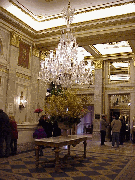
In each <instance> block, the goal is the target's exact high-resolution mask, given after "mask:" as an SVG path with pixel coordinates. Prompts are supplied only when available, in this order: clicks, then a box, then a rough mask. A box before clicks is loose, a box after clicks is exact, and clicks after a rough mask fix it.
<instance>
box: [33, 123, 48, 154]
mask: <svg viewBox="0 0 135 180" xmlns="http://www.w3.org/2000/svg"><path fill="white" fill-rule="evenodd" d="M46 137H47V134H46V132H45V131H44V128H43V127H42V125H41V124H40V123H39V124H38V126H37V129H36V130H35V132H34V133H33V138H35V139H41V138H46ZM43 148H44V146H43V145H40V146H39V155H40V156H43ZM35 155H36V152H35Z"/></svg>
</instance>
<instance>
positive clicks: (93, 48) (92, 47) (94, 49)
mask: <svg viewBox="0 0 135 180" xmlns="http://www.w3.org/2000/svg"><path fill="white" fill-rule="evenodd" d="M89 47H90V48H91V49H92V50H93V51H94V52H95V53H96V54H98V55H100V56H101V55H102V54H101V53H100V52H99V51H98V50H97V49H96V48H95V47H94V46H93V45H89Z"/></svg>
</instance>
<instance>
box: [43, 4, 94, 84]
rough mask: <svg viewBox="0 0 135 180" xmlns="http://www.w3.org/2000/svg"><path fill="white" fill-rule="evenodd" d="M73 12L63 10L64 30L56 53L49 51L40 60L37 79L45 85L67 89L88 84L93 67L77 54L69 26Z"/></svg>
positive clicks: (69, 8)
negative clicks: (75, 85) (49, 84)
mask: <svg viewBox="0 0 135 180" xmlns="http://www.w3.org/2000/svg"><path fill="white" fill-rule="evenodd" d="M74 12H75V10H73V9H71V7H70V1H69V4H68V8H67V9H66V10H65V9H64V10H63V18H65V21H66V29H65V31H64V30H63V31H62V34H61V38H60V42H59V44H58V47H57V48H56V51H55V52H54V51H53V50H50V53H49V54H48V55H47V56H46V58H45V60H41V65H40V66H41V69H40V72H39V78H40V79H42V80H43V81H45V82H46V83H50V82H53V83H54V84H55V85H61V86H64V87H69V86H72V85H74V84H79V85H83V84H90V82H91V77H92V70H93V66H92V65H91V61H88V62H87V61H86V62H85V61H84V56H83V55H82V56H80V55H79V54H78V45H77V43H76V38H75V37H74V36H73V34H72V29H71V27H70V24H71V23H72V21H73V16H74Z"/></svg>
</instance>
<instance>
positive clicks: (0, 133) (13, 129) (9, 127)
mask: <svg viewBox="0 0 135 180" xmlns="http://www.w3.org/2000/svg"><path fill="white" fill-rule="evenodd" d="M17 139H18V131H17V123H16V121H15V119H14V116H8V115H7V114H6V113H5V112H4V111H3V110H2V109H0V158H2V157H9V155H15V154H17ZM4 142H5V145H6V146H5V147H4Z"/></svg>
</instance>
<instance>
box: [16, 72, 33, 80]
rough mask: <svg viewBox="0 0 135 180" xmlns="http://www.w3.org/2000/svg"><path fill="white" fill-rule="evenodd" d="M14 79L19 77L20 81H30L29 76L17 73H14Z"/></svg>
mask: <svg viewBox="0 0 135 180" xmlns="http://www.w3.org/2000/svg"><path fill="white" fill-rule="evenodd" d="M16 77H19V78H22V79H26V80H30V79H31V77H30V76H28V75H25V74H22V73H19V72H16Z"/></svg>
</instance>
